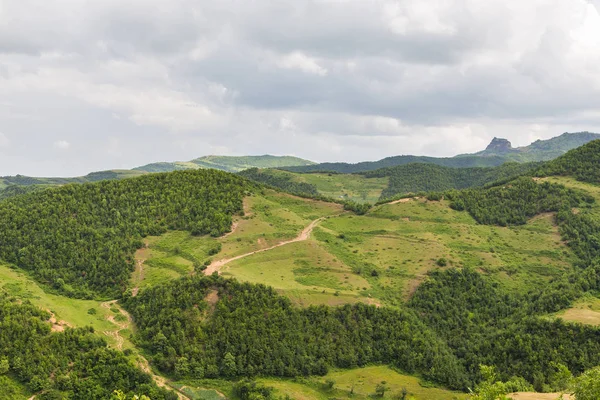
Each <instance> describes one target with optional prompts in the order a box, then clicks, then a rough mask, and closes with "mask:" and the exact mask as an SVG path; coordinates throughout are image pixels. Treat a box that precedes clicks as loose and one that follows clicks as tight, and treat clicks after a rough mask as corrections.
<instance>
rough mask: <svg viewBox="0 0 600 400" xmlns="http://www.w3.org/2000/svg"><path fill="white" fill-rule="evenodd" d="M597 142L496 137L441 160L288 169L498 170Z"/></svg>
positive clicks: (586, 135) (577, 137)
mask: <svg viewBox="0 0 600 400" xmlns="http://www.w3.org/2000/svg"><path fill="white" fill-rule="evenodd" d="M596 139H600V134H597V133H590V132H577V133H564V134H562V135H561V136H558V137H554V138H552V139H548V140H537V141H536V142H534V143H532V144H530V145H529V146H525V147H519V148H512V146H511V145H510V142H508V141H506V140H505V139H497V138H494V140H493V141H492V142H491V143H490V145H489V146H488V148H487V149H486V150H483V151H481V152H479V153H474V154H461V155H457V156H455V157H448V158H437V157H423V156H410V155H402V156H395V157H387V158H384V159H382V160H379V161H372V162H360V163H357V164H349V163H322V164H315V165H309V166H303V167H286V168H285V169H286V170H288V171H292V172H317V171H320V172H339V173H344V174H350V173H359V172H366V171H373V170H377V169H380V168H389V167H395V166H398V165H405V164H411V163H427V164H435V165H440V166H444V167H453V168H473V167H495V166H498V165H502V164H504V163H506V162H511V161H513V162H520V163H523V162H535V161H547V160H552V159H553V158H556V157H558V156H560V155H562V154H564V153H566V152H567V151H569V150H571V149H574V148H577V147H579V146H582V145H584V144H586V143H588V142H590V141H592V140H596Z"/></svg>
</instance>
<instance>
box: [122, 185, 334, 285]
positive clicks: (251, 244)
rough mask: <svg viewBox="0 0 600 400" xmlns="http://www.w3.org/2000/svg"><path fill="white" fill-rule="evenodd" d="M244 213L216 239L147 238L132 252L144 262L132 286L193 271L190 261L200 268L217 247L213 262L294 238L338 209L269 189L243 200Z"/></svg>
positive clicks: (177, 234)
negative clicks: (145, 244) (230, 227)
mask: <svg viewBox="0 0 600 400" xmlns="http://www.w3.org/2000/svg"><path fill="white" fill-rule="evenodd" d="M244 209H245V216H244V217H236V218H235V220H234V226H235V230H234V232H233V233H231V234H230V235H226V236H223V237H221V238H218V239H214V238H211V237H207V236H201V237H195V236H192V235H190V234H188V233H185V232H169V233H167V234H165V235H162V236H160V237H150V238H147V239H146V240H147V243H148V248H147V249H143V250H140V251H138V253H137V254H136V258H138V259H141V260H146V261H145V263H144V267H143V273H142V274H141V277H142V279H140V274H139V273H138V272H136V273H134V274H133V281H132V287H133V286H139V287H141V288H143V287H145V286H148V285H153V284H155V283H157V282H160V281H162V280H164V279H172V278H174V277H177V276H181V275H185V274H188V273H191V272H192V271H193V263H194V261H196V262H197V263H200V264H203V263H204V262H205V261H206V260H208V259H210V258H211V256H210V254H209V252H210V250H211V249H213V248H215V246H216V245H217V244H220V245H221V251H220V252H219V253H218V254H217V255H214V256H212V258H214V259H219V260H220V259H225V258H230V257H234V256H237V255H241V254H245V253H249V252H251V251H255V250H259V249H261V248H266V247H269V246H272V245H274V244H277V243H279V242H281V241H284V240H289V239H292V238H294V237H296V236H297V235H298V233H299V232H300V231H302V229H303V228H304V227H306V226H307V225H308V224H310V222H311V221H314V220H315V219H317V218H320V217H322V216H328V215H329V216H330V215H335V214H338V213H340V212H341V211H342V210H341V206H340V205H338V204H332V203H325V202H321V201H313V200H306V199H301V198H298V197H294V196H290V195H287V194H283V193H277V192H275V191H272V190H265V191H264V193H263V194H259V195H255V196H251V197H247V198H246V199H245V201H244ZM285 248H286V246H283V247H281V249H285ZM270 253H271V252H265V253H264V254H270ZM257 256H258V255H257ZM250 258H251V257H250ZM244 260H246V259H244ZM242 261H243V260H242Z"/></svg>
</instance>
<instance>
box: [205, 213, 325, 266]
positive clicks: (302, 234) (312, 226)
mask: <svg viewBox="0 0 600 400" xmlns="http://www.w3.org/2000/svg"><path fill="white" fill-rule="evenodd" d="M325 218H326V217H321V218H318V219H315V220H314V221H312V222H311V223H310V224H309V225H308V226H307V227H306V228H304V229H303V230H302V232H300V234H299V235H298V236H296V237H295V238H294V239H290V240H286V241H283V242H280V243H277V244H276V245H274V246H271V247H267V248H265V249H260V250H255V251H251V252H249V253H246V254H242V255H239V256H235V257H232V258H225V259H223V260H218V261H213V262H212V263H211V264H210V265H209V266H208V267H207V268H206V269H205V270H204V274H205V275H212V274H213V273H214V272H217V273H221V268H223V267H224V266H225V265H227V264H229V263H230V262H232V261H236V260H239V259H241V258H244V257H248V256H251V255H253V254H257V253H262V252H263V251H269V250H273V249H275V248H277V247H281V246H285V245H286V244H290V243H296V242H302V241H304V240H307V239H308V238H309V237H310V234H311V233H312V231H313V229H315V227H316V226H317V224H318V223H319V222H321V221H322V220H324V219H325Z"/></svg>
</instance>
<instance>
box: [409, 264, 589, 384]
mask: <svg viewBox="0 0 600 400" xmlns="http://www.w3.org/2000/svg"><path fill="white" fill-rule="evenodd" d="M596 288H597V286H596ZM554 289H555V290H560V288H558V287H556V288H554ZM539 295H540V293H539V292H537V293H530V294H523V295H520V296H515V295H511V294H509V293H507V292H504V291H503V290H502V289H501V287H499V286H498V285H497V284H494V283H492V282H490V281H489V279H487V278H486V277H485V276H482V275H481V274H479V273H477V272H475V271H473V270H469V269H463V270H456V269H451V270H448V271H444V272H441V271H438V272H434V273H432V274H431V276H430V279H428V280H427V281H426V282H425V283H424V284H422V285H421V286H420V287H419V288H418V289H417V291H416V293H415V295H414V297H413V298H412V299H411V301H410V303H409V307H411V308H412V309H414V310H416V311H417V312H418V313H419V315H420V316H421V318H423V319H424V320H425V321H426V324H427V325H428V326H430V327H431V328H432V329H434V330H435V331H436V333H437V334H438V335H439V337H441V338H444V340H446V341H447V343H448V346H449V347H450V348H451V349H452V350H453V351H454V353H455V355H456V356H457V358H458V359H459V360H461V362H462V363H463V365H464V367H465V369H466V370H467V371H468V373H469V375H470V376H472V377H475V376H478V373H479V366H480V365H481V364H483V365H493V366H495V367H496V369H497V370H498V372H499V373H500V374H501V377H502V378H503V379H504V380H508V379H509V378H511V377H513V376H519V377H523V378H525V379H526V380H527V381H528V382H530V383H532V384H533V385H534V387H535V389H536V390H538V391H557V390H563V389H565V388H564V387H557V385H559V384H560V382H557V381H554V380H553V377H554V376H555V375H554V371H555V368H557V365H563V366H566V367H567V368H568V369H569V370H570V371H571V372H572V373H574V374H580V373H582V372H583V371H584V370H586V369H589V368H592V367H594V366H596V365H599V364H600V328H598V327H590V326H585V325H580V324H571V323H565V322H563V321H562V320H553V321H551V320H548V319H544V318H541V317H537V316H535V315H534V313H532V308H531V304H532V303H533V302H534V301H535V299H536V298H538V297H539Z"/></svg>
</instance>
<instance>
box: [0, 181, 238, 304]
mask: <svg viewBox="0 0 600 400" xmlns="http://www.w3.org/2000/svg"><path fill="white" fill-rule="evenodd" d="M247 188H248V185H247V181H245V180H243V179H242V178H239V177H237V176H235V175H232V174H228V173H224V172H221V171H216V170H202V171H178V172H172V173H169V174H149V175H145V176H142V177H139V178H132V179H126V180H113V181H102V182H98V183H90V184H84V185H65V186H62V187H59V188H54V189H48V190H42V191H38V192H34V193H30V194H26V195H23V196H16V197H13V198H10V199H6V200H4V201H2V202H0V243H2V245H1V246H0V259H1V260H3V261H5V262H8V263H12V264H15V265H17V266H19V267H21V268H23V269H26V270H29V271H31V272H32V274H33V276H34V277H35V278H36V279H37V280H38V281H40V282H42V283H44V284H47V285H51V286H53V287H54V288H55V289H56V290H58V291H60V292H62V293H65V294H68V295H70V296H73V297H88V298H89V297H91V296H98V295H113V296H114V295H117V294H119V293H120V292H121V291H122V290H124V288H125V286H126V283H127V281H128V279H129V277H130V275H131V272H132V271H133V265H132V258H133V253H134V251H135V250H136V249H138V248H139V247H141V245H142V244H141V238H142V237H145V236H147V235H152V234H154V235H156V234H161V233H164V232H165V231H166V230H167V229H178V230H183V231H188V232H191V233H192V234H195V235H199V234H211V235H213V236H218V235H221V234H223V233H225V232H227V231H229V229H230V228H231V217H232V215H233V214H235V213H238V212H241V211H242V198H243V196H244V194H245V190H246V189H247Z"/></svg>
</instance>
